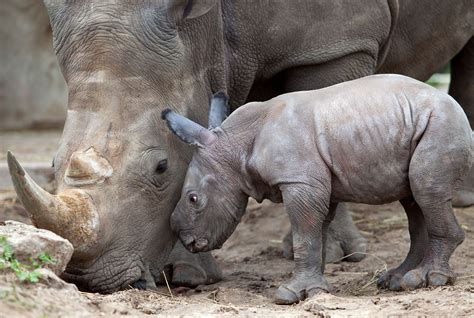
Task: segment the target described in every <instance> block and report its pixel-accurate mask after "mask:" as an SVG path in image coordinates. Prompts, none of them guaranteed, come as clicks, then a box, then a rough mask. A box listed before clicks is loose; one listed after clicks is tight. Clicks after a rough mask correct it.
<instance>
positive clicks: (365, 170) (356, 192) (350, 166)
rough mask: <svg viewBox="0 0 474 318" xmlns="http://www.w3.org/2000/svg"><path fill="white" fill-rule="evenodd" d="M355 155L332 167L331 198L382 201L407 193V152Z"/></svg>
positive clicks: (352, 200)
mask: <svg viewBox="0 0 474 318" xmlns="http://www.w3.org/2000/svg"><path fill="white" fill-rule="evenodd" d="M370 155H371V153H370V151H369V152H367V153H364V154H360V155H359V156H357V155H354V156H352V157H351V158H348V160H346V162H344V163H342V164H340V165H339V166H338V167H336V168H335V169H334V170H333V176H332V197H331V198H332V201H337V202H357V203H366V204H383V203H389V202H393V201H397V200H400V199H402V198H404V197H407V196H409V195H410V193H411V191H410V185H409V180H408V167H409V164H410V155H409V153H408V152H406V153H397V154H395V153H390V152H389V153H386V154H385V156H384V155H383V153H376V154H373V156H370Z"/></svg>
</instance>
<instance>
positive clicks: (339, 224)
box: [283, 204, 367, 263]
mask: <svg viewBox="0 0 474 318" xmlns="http://www.w3.org/2000/svg"><path fill="white" fill-rule="evenodd" d="M366 251H367V240H366V239H365V238H364V237H363V236H362V235H361V234H360V232H359V230H357V228H356V226H355V225H354V222H352V218H351V216H350V214H349V212H348V211H347V208H346V206H345V204H339V205H338V206H337V209H336V215H335V217H334V220H333V221H332V222H331V224H330V225H329V229H328V233H327V239H326V263H334V262H338V261H341V260H342V261H349V262H359V261H361V260H362V259H363V258H364V257H365V255H366V254H365V253H366ZM283 256H284V257H285V258H287V259H293V235H292V232H291V230H290V232H289V233H288V234H287V235H286V236H285V238H284V239H283Z"/></svg>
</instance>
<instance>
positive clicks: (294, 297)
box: [275, 278, 331, 305]
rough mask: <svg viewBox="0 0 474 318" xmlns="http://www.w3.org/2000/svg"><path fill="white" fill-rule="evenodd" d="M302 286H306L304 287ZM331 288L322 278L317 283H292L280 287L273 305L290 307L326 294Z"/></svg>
mask: <svg viewBox="0 0 474 318" xmlns="http://www.w3.org/2000/svg"><path fill="white" fill-rule="evenodd" d="M303 285H307V287H304V286H303ZM330 289H331V287H330V286H329V284H328V283H327V282H326V281H325V280H324V278H323V279H322V280H321V279H317V282H313V283H311V284H308V282H302V283H300V282H298V281H293V282H291V283H289V284H283V285H281V286H280V287H279V288H278V290H277V291H276V294H275V303H276V304H277V305H291V304H296V303H298V302H300V301H303V300H305V299H306V298H308V297H312V296H314V295H316V294H319V293H328V292H329V291H330Z"/></svg>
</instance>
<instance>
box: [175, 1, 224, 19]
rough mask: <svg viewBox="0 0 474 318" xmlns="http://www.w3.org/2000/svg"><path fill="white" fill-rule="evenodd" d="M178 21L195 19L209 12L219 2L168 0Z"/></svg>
mask: <svg viewBox="0 0 474 318" xmlns="http://www.w3.org/2000/svg"><path fill="white" fill-rule="evenodd" d="M166 1H167V2H169V3H170V4H169V6H170V7H171V8H172V10H173V11H174V15H175V16H176V18H177V19H193V18H197V17H200V16H202V15H204V14H206V13H207V12H209V11H210V10H211V9H212V8H213V7H214V6H215V5H217V0H166Z"/></svg>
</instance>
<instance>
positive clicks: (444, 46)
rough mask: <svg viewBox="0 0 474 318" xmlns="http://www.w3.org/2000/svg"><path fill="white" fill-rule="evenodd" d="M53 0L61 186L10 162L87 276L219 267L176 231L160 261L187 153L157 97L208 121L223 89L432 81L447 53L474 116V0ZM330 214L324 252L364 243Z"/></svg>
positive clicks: (456, 86)
mask: <svg viewBox="0 0 474 318" xmlns="http://www.w3.org/2000/svg"><path fill="white" fill-rule="evenodd" d="M46 7H47V9H48V13H49V16H50V20H51V25H52V29H53V35H54V47H55V49H56V54H57V57H58V60H59V64H60V66H61V69H62V72H63V75H64V78H65V79H66V82H67V84H68V88H69V102H68V114H67V121H66V125H65V127H64V133H63V137H62V140H61V144H60V147H59V150H58V152H57V154H56V156H55V158H54V167H55V173H56V181H57V183H58V195H55V196H52V195H48V194H47V193H46V192H44V191H43V190H41V189H40V188H39V187H38V186H37V185H35V184H34V182H33V181H32V180H31V179H30V178H29V177H28V176H27V175H26V174H25V173H24V171H23V169H22V168H21V166H20V165H19V164H18V162H17V161H16V160H15V158H14V157H13V156H12V155H10V156H9V163H10V168H11V174H12V178H13V180H14V183H15V187H16V190H17V193H18V195H19V197H20V198H21V200H22V202H23V203H24V204H25V206H26V207H27V209H28V210H29V211H30V213H31V214H32V216H33V219H34V221H35V222H36V224H37V225H38V226H40V227H43V228H47V229H51V230H53V231H55V232H56V233H58V234H60V235H63V236H64V237H66V238H68V239H69V240H70V241H71V242H72V243H73V244H74V246H75V253H74V256H73V258H72V260H71V262H70V264H69V266H68V268H67V272H66V274H65V276H66V278H68V279H70V280H71V281H74V282H76V283H77V284H78V285H79V286H80V287H82V288H84V289H89V290H93V291H101V292H111V291H114V290H117V289H120V288H124V287H126V286H128V285H129V284H132V283H134V282H138V285H143V283H144V282H146V286H148V287H150V286H154V284H155V281H156V280H158V279H159V276H160V272H161V270H162V268H163V266H164V265H165V264H166V263H167V262H171V263H173V264H174V266H173V269H174V271H173V281H174V282H175V283H178V284H189V285H194V284H198V283H209V282H212V281H216V280H218V279H219V278H220V273H219V271H218V269H217V267H216V266H215V263H214V262H213V259H212V257H211V255H210V254H204V255H200V256H197V257H198V258H196V256H192V255H190V254H185V253H184V252H183V249H182V247H181V248H180V247H179V245H178V246H177V248H176V249H175V250H174V251H173V253H172V254H171V259H170V260H167V259H168V256H169V254H170V252H171V251H172V248H173V245H174V243H175V238H174V237H173V235H172V233H171V230H170V226H169V217H170V214H171V212H172V211H173V208H174V206H175V204H176V202H177V201H178V199H179V193H180V188H181V186H182V183H183V178H184V174H185V171H186V166H187V164H188V162H189V160H190V157H191V152H190V149H189V148H188V147H186V145H185V144H184V143H181V142H179V141H176V138H174V136H172V135H171V134H170V133H169V131H168V130H167V129H166V127H165V125H164V124H163V123H162V121H161V120H160V113H161V111H162V110H163V109H164V108H166V107H169V108H172V109H173V110H175V111H176V112H178V113H180V114H183V115H185V116H187V117H188V118H190V119H192V120H194V121H196V122H198V123H201V124H204V123H205V122H206V120H207V118H206V117H207V105H208V101H209V98H210V96H211V95H212V93H214V92H217V91H227V93H228V94H229V95H230V102H231V106H232V108H233V109H235V108H236V107H238V106H239V105H241V104H243V103H244V102H245V101H248V100H257V99H266V98H269V97H271V96H275V95H277V94H280V93H283V92H289V91H295V90H305V89H316V88H320V87H324V86H328V85H331V84H335V83H338V82H342V81H346V80H350V79H354V78H358V77H362V76H365V75H368V74H372V73H376V72H398V73H403V74H408V75H410V76H412V77H415V78H417V79H420V80H426V79H427V78H428V77H429V76H430V75H431V74H432V73H434V72H435V71H436V70H437V69H439V67H440V66H442V65H444V64H445V63H447V62H448V61H449V60H450V59H451V58H453V57H454V62H453V86H452V88H451V92H452V94H453V95H454V96H455V97H456V98H458V100H459V101H460V102H461V103H462V104H463V105H464V107H465V110H466V112H467V113H468V115H469V117H470V119H471V120H473V118H474V117H472V114H473V111H472V110H473V109H474V103H473V98H472V97H473V96H472V94H473V91H474V89H473V81H474V76H473V75H472V74H473V72H474V70H473V69H472V65H473V64H472V58H473V56H472V51H473V50H474V41H473V39H472V35H473V21H474V16H473V10H472V1H471V0H465V1H461V0H460V1H457V2H456V4H455V5H453V4H452V3H450V2H448V1H442V0H440V1H432V0H430V1H428V0H421V1H420V0H416V1H415V0H413V1H402V2H400V5H399V3H398V2H397V1H396V0H389V1H388V0H363V1H357V2H347V1H342V0H340V1H333V0H331V1H329V0H326V1H323V0H320V1H318V0H314V1H309V0H307V1H298V2H291V1H274V2H268V1H245V0H241V1H235V0H232V1H230V0H223V1H218V0H202V1H197V0H196V1H192V0H189V1H187V0H186V1H185V0H167V1H158V0H156V1H151V0H148V1H145V0H137V1H125V0H124V1H120V0H115V1H100V2H93V1H65V0H64V1H62V0H49V1H46ZM463 66H465V67H464V68H463ZM468 66H470V67H468ZM471 124H472V123H471ZM468 194H469V193H468ZM336 218H337V219H336V220H335V223H336V226H334V224H333V231H332V239H331V240H330V241H332V243H333V244H332V247H333V251H332V252H334V253H333V254H334V255H337V254H339V255H342V254H343V252H344V253H345V254H350V253H351V252H352V251H354V250H357V249H364V247H365V242H364V241H363V239H362V238H361V236H360V234H358V233H357V231H356V230H355V227H354V225H353V224H352V223H351V220H350V217H349V216H348V214H347V212H346V211H345V210H342V211H339V213H338V215H337V217H336ZM334 228H335V229H334Z"/></svg>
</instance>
